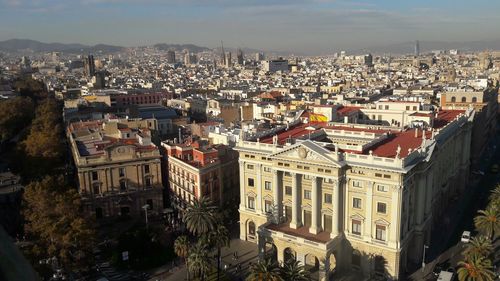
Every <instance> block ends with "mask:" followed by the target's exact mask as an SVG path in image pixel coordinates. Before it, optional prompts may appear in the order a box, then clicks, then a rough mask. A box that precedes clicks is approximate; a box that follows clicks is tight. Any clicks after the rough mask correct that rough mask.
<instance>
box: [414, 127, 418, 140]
mask: <svg viewBox="0 0 500 281" xmlns="http://www.w3.org/2000/svg"><path fill="white" fill-rule="evenodd" d="M415 137H416V138H417V137H418V127H416V128H415Z"/></svg>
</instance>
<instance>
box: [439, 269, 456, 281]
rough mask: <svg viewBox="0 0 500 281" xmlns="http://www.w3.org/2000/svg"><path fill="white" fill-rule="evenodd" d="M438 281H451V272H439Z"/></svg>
mask: <svg viewBox="0 0 500 281" xmlns="http://www.w3.org/2000/svg"><path fill="white" fill-rule="evenodd" d="M437 280H438V281H452V280H453V272H448V271H444V270H443V271H441V272H440V273H439V276H438V279H437Z"/></svg>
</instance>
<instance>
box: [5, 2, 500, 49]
mask: <svg viewBox="0 0 500 281" xmlns="http://www.w3.org/2000/svg"><path fill="white" fill-rule="evenodd" d="M498 10H500V2H498V1H488V0H479V1H466V0H458V1H452V0H444V1H430V0H427V1H394V0H388V1H376V0H371V1H370V0H367V1H346V0H337V1H328V0H306V1H297V0H291V1H285V0H271V1H265V0H252V1H243V0H233V1H229V0H217V1H204V0H188V1H180V0H167V1H157V0H144V1H138V0H137V1H134V0H125V1H119V0H79V1H61V0H38V1H25V0H2V1H0V40H7V39H12V38H26V39H34V40H39V41H42V42H62V43H83V44H98V43H104V44H113V45H120V46H142V45H150V44H155V43H193V44H197V45H200V46H206V47H210V48H214V47H217V46H219V45H220V40H224V42H225V43H226V45H227V46H231V47H234V48H236V47H248V48H254V49H261V50H266V51H288V52H297V53H301V54H309V55H314V54H330V53H332V52H333V51H339V50H341V49H347V50H360V49H364V48H371V47H377V46H385V45H388V44H394V43H401V42H408V41H414V40H421V41H449V42H464V41H478V40H479V41H480V40H491V39H500V38H499V37H500V34H499V33H498V26H500V17H499V16H498Z"/></svg>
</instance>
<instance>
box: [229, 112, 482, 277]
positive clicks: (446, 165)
mask: <svg viewBox="0 0 500 281" xmlns="http://www.w3.org/2000/svg"><path fill="white" fill-rule="evenodd" d="M432 116H434V117H433V120H432V122H431V124H433V125H430V126H427V127H423V128H415V129H405V130H402V129H397V130H396V129H394V130H391V129H387V127H384V128H377V127H374V126H367V125H360V124H356V125H354V124H341V125H335V124H331V125H330V124H328V125H324V126H321V127H315V131H312V135H310V136H309V137H308V138H309V139H307V134H310V133H311V130H310V129H306V127H304V126H303V125H298V126H296V127H293V128H290V129H288V130H286V131H283V132H280V133H278V134H277V135H274V136H271V135H270V136H267V137H261V138H260V139H259V140H258V141H255V140H253V141H252V140H241V141H240V142H239V144H238V146H237V147H236V150H238V151H239V153H240V157H239V165H240V166H239V170H240V189H241V190H240V239H242V240H247V241H252V242H255V243H258V247H259V252H260V257H261V258H263V257H265V256H267V257H270V258H273V259H276V260H278V261H279V262H284V261H286V260H289V259H295V260H299V261H301V262H302V263H303V264H305V265H306V266H307V267H308V268H312V271H314V273H313V278H314V279H317V280H330V276H331V274H332V273H333V272H339V273H343V272H350V271H357V272H358V274H362V275H364V276H365V277H369V276H373V275H380V276H386V277H388V278H390V279H399V278H401V277H402V276H403V275H404V273H405V271H406V270H407V269H411V268H412V265H414V264H418V263H419V262H421V260H422V249H423V246H424V244H425V245H429V244H430V243H431V230H432V228H433V227H434V226H435V225H437V224H440V223H442V219H441V217H440V214H441V213H442V212H443V210H444V209H445V208H447V207H448V206H449V205H450V204H451V198H453V197H454V196H457V194H461V193H462V192H463V190H464V188H465V183H466V182H467V174H468V169H469V154H470V150H469V147H470V146H469V145H468V144H469V143H470V141H471V121H472V117H473V111H471V110H468V111H465V110H450V111H440V112H439V113H436V114H435V115H432ZM307 128H309V127H307ZM319 132H322V134H320V133H319ZM291 136H293V137H291ZM301 136H306V140H304V138H302V137H301Z"/></svg>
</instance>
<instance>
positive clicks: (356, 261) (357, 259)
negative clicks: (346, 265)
mask: <svg viewBox="0 0 500 281" xmlns="http://www.w3.org/2000/svg"><path fill="white" fill-rule="evenodd" d="M352 265H354V266H358V267H359V266H361V253H360V252H359V251H358V250H354V251H353V252H352Z"/></svg>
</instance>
